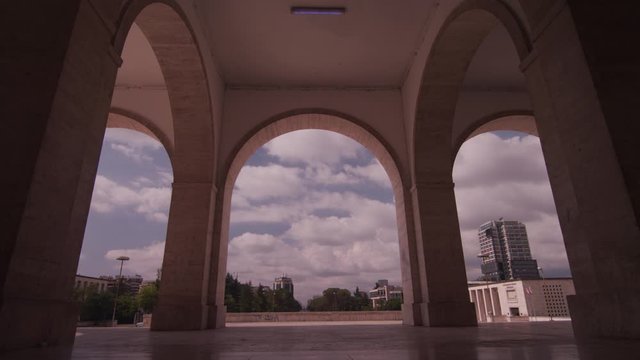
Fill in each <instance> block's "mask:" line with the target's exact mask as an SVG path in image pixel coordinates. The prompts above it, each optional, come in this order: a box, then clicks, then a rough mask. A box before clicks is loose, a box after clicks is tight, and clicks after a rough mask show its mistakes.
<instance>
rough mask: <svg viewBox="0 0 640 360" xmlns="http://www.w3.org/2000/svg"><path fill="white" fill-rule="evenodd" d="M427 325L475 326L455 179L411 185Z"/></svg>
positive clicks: (424, 323) (423, 315)
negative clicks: (454, 187)
mask: <svg viewBox="0 0 640 360" xmlns="http://www.w3.org/2000/svg"><path fill="white" fill-rule="evenodd" d="M412 199H413V203H414V216H415V218H416V220H415V224H416V243H417V250H418V251H417V252H418V257H419V259H418V261H419V263H420V272H421V275H422V276H423V278H422V281H421V289H422V294H423V295H422V299H423V301H424V302H423V303H422V304H421V315H422V319H423V320H422V323H423V325H425V326H475V325H476V324H477V321H476V316H475V311H474V308H473V304H472V303H471V302H470V301H469V293H468V288H467V276H466V273H465V266H464V258H463V253H462V241H461V239H460V228H459V225H458V213H457V209H456V202H455V195H454V192H453V182H451V180H450V177H449V181H448V182H447V181H445V182H432V183H428V182H422V183H417V184H416V185H415V186H414V188H413V189H412Z"/></svg>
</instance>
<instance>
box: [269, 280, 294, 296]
mask: <svg viewBox="0 0 640 360" xmlns="http://www.w3.org/2000/svg"><path fill="white" fill-rule="evenodd" d="M280 289H285V290H287V291H289V293H290V294H291V296H292V297H293V280H291V278H290V277H287V276H286V275H282V276H281V277H278V278H276V279H275V280H274V281H273V290H274V291H275V290H280Z"/></svg>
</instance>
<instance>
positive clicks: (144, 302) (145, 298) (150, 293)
mask: <svg viewBox="0 0 640 360" xmlns="http://www.w3.org/2000/svg"><path fill="white" fill-rule="evenodd" d="M158 292H159V289H158V282H157V281H156V282H154V283H151V284H149V285H147V286H145V287H143V288H142V289H140V292H139V293H138V295H137V296H136V300H137V302H138V306H140V308H141V309H142V311H144V312H145V313H146V314H150V313H152V312H153V308H154V307H155V306H156V304H157V303H158Z"/></svg>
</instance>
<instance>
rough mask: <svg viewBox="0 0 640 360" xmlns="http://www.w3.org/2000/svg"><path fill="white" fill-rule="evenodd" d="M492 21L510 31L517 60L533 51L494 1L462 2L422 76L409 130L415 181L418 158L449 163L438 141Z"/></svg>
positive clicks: (517, 25)
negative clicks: (442, 157) (412, 124)
mask: <svg viewBox="0 0 640 360" xmlns="http://www.w3.org/2000/svg"><path fill="white" fill-rule="evenodd" d="M497 22H500V23H502V25H504V27H505V28H506V29H507V31H508V32H509V35H510V36H511V39H512V40H513V43H514V45H515V48H516V51H517V53H518V55H519V57H520V59H521V60H524V59H526V58H527V57H528V56H529V54H530V53H531V51H532V43H531V40H530V38H529V35H528V32H527V31H526V29H525V27H524V25H523V23H522V22H521V21H520V19H519V18H518V16H517V15H516V13H515V12H514V11H513V10H512V9H511V8H509V7H508V6H507V5H506V4H505V3H503V2H501V1H498V0H467V1H465V2H463V3H462V4H461V5H460V6H459V7H458V8H456V9H455V10H454V11H453V12H452V13H451V14H450V15H449V17H448V18H447V20H446V21H445V22H444V24H443V26H442V29H441V31H440V33H439V34H438V35H437V37H436V39H435V42H434V45H433V47H432V49H431V52H430V54H429V57H428V59H427V63H426V65H425V70H424V73H423V75H422V83H421V86H420V90H419V95H418V101H417V106H416V114H415V123H414V131H413V148H414V151H413V153H414V154H413V155H414V156H413V160H414V161H413V162H414V163H413V171H414V179H415V180H416V181H420V180H419V178H420V177H421V176H422V174H421V173H420V170H419V169H418V168H419V167H421V166H418V164H417V162H418V160H417V159H419V158H429V157H431V158H434V157H435V158H440V156H441V155H442V156H445V157H446V158H449V159H452V157H451V153H450V151H451V149H450V146H449V147H447V146H446V145H445V144H444V143H443V142H444V141H447V140H449V141H450V139H451V137H450V133H451V126H452V121H451V120H452V118H453V114H454V112H455V107H456V103H457V99H458V95H459V92H460V88H461V85H462V82H463V80H464V76H465V74H466V71H467V68H468V66H469V64H470V63H471V60H472V59H473V56H474V55H475V53H476V50H477V49H478V47H479V46H480V44H481V43H482V41H483V40H484V39H485V38H486V36H487V35H488V34H489V33H490V32H491V30H493V28H494V26H495V25H496V24H497ZM447 135H449V136H447ZM447 148H449V149H447ZM451 161H452V160H451ZM428 169H430V170H434V169H432V168H428ZM425 170H426V169H425Z"/></svg>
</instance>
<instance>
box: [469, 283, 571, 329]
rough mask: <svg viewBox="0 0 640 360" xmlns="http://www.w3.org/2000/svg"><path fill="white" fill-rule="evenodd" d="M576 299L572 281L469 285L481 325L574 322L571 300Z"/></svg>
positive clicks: (470, 294) (470, 295)
mask: <svg viewBox="0 0 640 360" xmlns="http://www.w3.org/2000/svg"><path fill="white" fill-rule="evenodd" d="M573 295H575V287H574V286H573V280H572V279H570V278H556V279H554V278H549V279H539V280H514V281H502V282H491V283H489V282H481V281H476V282H473V283H470V284H469V297H470V298H471V302H472V303H473V304H474V305H475V307H476V316H477V318H478V322H505V321H551V320H570V319H571V315H570V309H569V304H568V303H567V297H568V296H573Z"/></svg>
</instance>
